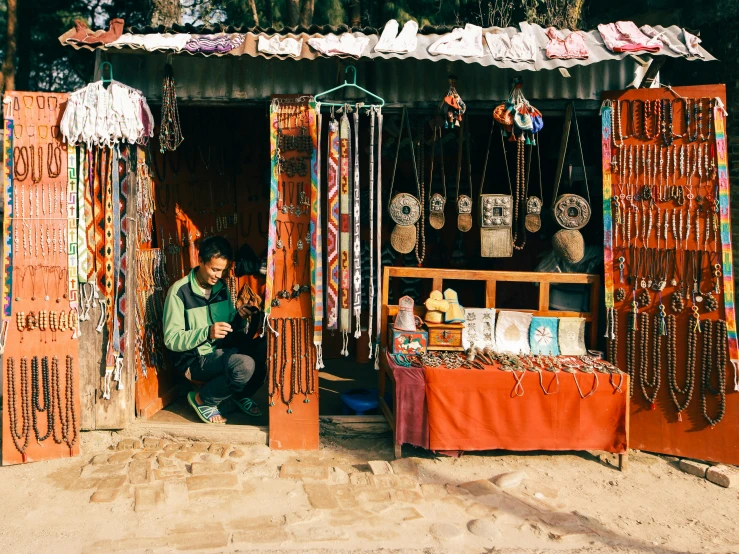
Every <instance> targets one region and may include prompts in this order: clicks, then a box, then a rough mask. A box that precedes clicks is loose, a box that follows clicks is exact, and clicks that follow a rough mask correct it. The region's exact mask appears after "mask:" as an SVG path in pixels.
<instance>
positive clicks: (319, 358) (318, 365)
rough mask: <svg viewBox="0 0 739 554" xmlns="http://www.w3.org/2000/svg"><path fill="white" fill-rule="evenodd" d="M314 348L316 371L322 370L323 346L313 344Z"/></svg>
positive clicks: (317, 343)
mask: <svg viewBox="0 0 739 554" xmlns="http://www.w3.org/2000/svg"><path fill="white" fill-rule="evenodd" d="M313 344H315V346H316V369H318V370H321V369H323V367H324V365H323V345H322V344H321V343H319V342H316V343H313Z"/></svg>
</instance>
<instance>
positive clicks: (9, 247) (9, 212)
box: [3, 104, 14, 317]
mask: <svg viewBox="0 0 739 554" xmlns="http://www.w3.org/2000/svg"><path fill="white" fill-rule="evenodd" d="M8 105H11V104H8ZM11 114H12V111H11ZM6 115H7V114H6ZM3 128H4V133H3V153H4V158H5V163H4V164H3V174H4V177H5V235H4V236H5V241H4V242H5V244H4V254H3V270H4V271H3V274H4V275H5V279H4V280H3V314H4V315H5V317H10V312H11V307H12V306H11V302H12V300H13V297H12V295H11V290H12V289H11V287H12V284H13V240H12V237H13V200H14V198H13V128H14V125H13V120H12V119H8V118H7V117H6V119H5V124H4V125H3Z"/></svg>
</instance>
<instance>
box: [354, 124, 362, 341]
mask: <svg viewBox="0 0 739 554" xmlns="http://www.w3.org/2000/svg"><path fill="white" fill-rule="evenodd" d="M359 204H360V198H359V111H358V110H354V192H353V194H352V217H353V221H352V223H353V225H352V234H353V237H352V238H353V255H352V275H353V277H352V286H353V291H352V292H353V299H354V301H353V302H352V305H353V307H354V319H355V325H356V329H355V331H354V338H357V339H358V338H359V337H361V336H362V331H361V330H360V320H361V316H362V243H361V237H360V224H361V219H360V216H359Z"/></svg>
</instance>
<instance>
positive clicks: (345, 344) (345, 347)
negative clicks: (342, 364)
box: [341, 331, 349, 356]
mask: <svg viewBox="0 0 739 554" xmlns="http://www.w3.org/2000/svg"><path fill="white" fill-rule="evenodd" d="M341 355H342V356H348V355H349V332H348V331H342V332H341Z"/></svg>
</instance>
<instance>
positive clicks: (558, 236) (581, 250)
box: [552, 229, 585, 264]
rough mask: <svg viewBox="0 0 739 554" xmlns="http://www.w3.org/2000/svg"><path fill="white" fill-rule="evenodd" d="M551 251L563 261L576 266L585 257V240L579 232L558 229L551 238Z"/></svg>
mask: <svg viewBox="0 0 739 554" xmlns="http://www.w3.org/2000/svg"><path fill="white" fill-rule="evenodd" d="M552 249H553V250H554V253H555V254H557V256H559V257H560V258H562V259H563V260H564V261H566V262H569V263H571V264H576V263H577V262H579V261H580V260H582V259H583V257H584V256H585V239H583V237H582V233H581V232H580V231H577V230H574V229H560V230H559V231H557V232H556V233H554V236H553V237H552Z"/></svg>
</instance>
